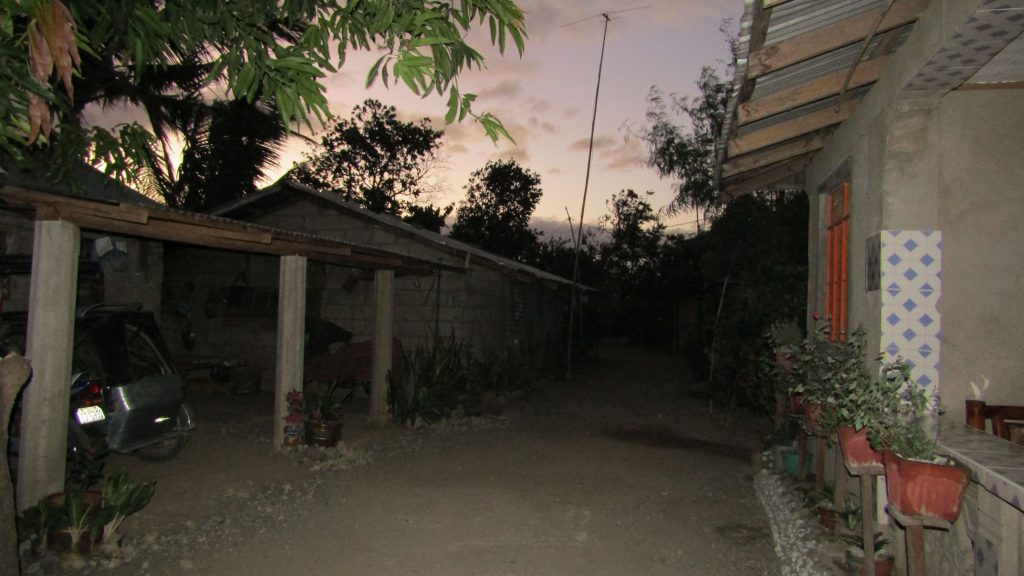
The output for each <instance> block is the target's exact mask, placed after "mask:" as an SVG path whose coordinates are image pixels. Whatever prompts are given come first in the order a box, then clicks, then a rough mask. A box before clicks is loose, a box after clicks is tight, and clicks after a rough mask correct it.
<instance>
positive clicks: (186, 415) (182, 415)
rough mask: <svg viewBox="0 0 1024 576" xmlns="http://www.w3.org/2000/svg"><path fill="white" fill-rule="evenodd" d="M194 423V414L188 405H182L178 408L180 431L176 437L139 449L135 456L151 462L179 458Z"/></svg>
mask: <svg viewBox="0 0 1024 576" xmlns="http://www.w3.org/2000/svg"><path fill="white" fill-rule="evenodd" d="M191 421H192V412H191V410H190V409H189V407H188V405H186V404H185V403H182V404H181V406H180V407H179V408H178V431H177V434H175V435H174V436H172V437H170V438H167V439H164V440H161V441H159V442H156V443H154V444H150V445H149V446H143V447H142V448H139V449H138V450H136V451H135V452H133V454H135V455H136V456H138V457H139V458H140V459H142V460H146V461H149V462H163V461H165V460H170V459H172V458H174V457H175V456H177V455H178V454H179V453H180V452H181V451H182V449H184V448H185V444H187V443H188V433H189V430H188V426H189V422H191Z"/></svg>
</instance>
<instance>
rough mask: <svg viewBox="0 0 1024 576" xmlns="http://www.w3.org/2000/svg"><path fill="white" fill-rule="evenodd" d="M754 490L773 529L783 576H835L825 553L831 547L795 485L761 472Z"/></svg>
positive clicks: (755, 477) (775, 475) (755, 482)
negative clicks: (832, 575)
mask: <svg viewBox="0 0 1024 576" xmlns="http://www.w3.org/2000/svg"><path fill="white" fill-rule="evenodd" d="M754 488H755V491H756V492H757V499H758V500H759V501H760V502H761V505H762V506H763V507H764V511H765V514H766V515H767V516H768V523H769V524H770V525H771V529H772V536H773V540H774V543H775V553H776V554H777V555H778V557H779V560H780V563H781V565H782V574H783V576H828V575H831V574H835V573H836V570H835V569H833V568H831V567H830V566H831V563H832V561H831V559H830V558H828V557H827V555H826V554H825V552H824V550H825V549H826V548H828V547H830V546H831V544H830V543H829V542H828V541H827V539H826V538H825V535H824V532H823V531H822V529H821V525H820V524H819V523H818V521H817V519H815V518H814V517H813V516H812V515H811V513H810V511H809V510H808V509H807V507H806V506H805V505H804V502H803V498H802V496H801V495H800V494H799V492H798V491H797V490H796V488H795V486H794V485H793V483H792V482H791V481H790V480H789V479H788V478H784V477H783V476H782V475H780V474H778V473H774V472H771V471H769V470H761V471H760V472H758V473H757V474H756V475H755V476H754Z"/></svg>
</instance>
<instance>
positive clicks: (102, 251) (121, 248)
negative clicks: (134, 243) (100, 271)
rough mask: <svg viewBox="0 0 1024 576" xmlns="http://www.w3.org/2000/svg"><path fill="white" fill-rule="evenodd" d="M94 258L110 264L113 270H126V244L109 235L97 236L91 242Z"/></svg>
mask: <svg viewBox="0 0 1024 576" xmlns="http://www.w3.org/2000/svg"><path fill="white" fill-rule="evenodd" d="M92 250H93V253H94V254H95V255H96V259H97V260H99V261H100V262H102V263H106V264H109V265H110V269H111V270H114V271H115V272H125V271H127V270H128V244H127V242H125V241H124V240H117V241H115V240H113V239H112V238H110V237H109V236H102V237H100V238H97V239H96V240H94V241H93V243H92Z"/></svg>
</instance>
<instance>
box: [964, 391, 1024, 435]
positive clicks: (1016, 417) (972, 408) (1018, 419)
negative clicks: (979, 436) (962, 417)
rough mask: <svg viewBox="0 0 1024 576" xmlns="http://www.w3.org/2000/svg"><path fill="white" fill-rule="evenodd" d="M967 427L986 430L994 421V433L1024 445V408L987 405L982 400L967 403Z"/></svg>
mask: <svg viewBox="0 0 1024 576" xmlns="http://www.w3.org/2000/svg"><path fill="white" fill-rule="evenodd" d="M965 406H966V413H967V425H968V426H970V427H972V428H977V429H978V430H985V428H986V421H987V420H991V421H992V433H993V434H995V435H996V436H999V437H1000V438H1004V439H1006V440H1010V441H1011V442H1018V443H1024V406H1010V405H997V404H986V403H985V402H984V401H982V400H967V401H965Z"/></svg>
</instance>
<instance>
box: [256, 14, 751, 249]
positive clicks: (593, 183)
mask: <svg viewBox="0 0 1024 576" xmlns="http://www.w3.org/2000/svg"><path fill="white" fill-rule="evenodd" d="M517 3H518V4H519V6H520V7H522V8H523V10H524V11H525V12H526V26H527V32H528V34H529V40H528V41H527V43H526V51H525V53H524V55H523V57H522V59H520V58H518V56H517V55H516V54H515V51H514V49H512V50H511V53H506V55H505V56H504V57H502V56H499V55H498V53H497V50H496V49H490V46H489V43H488V39H487V37H486V36H484V35H480V36H478V37H477V38H476V39H475V40H473V42H475V43H474V45H475V46H476V47H477V48H478V49H481V51H482V52H483V53H484V54H485V56H486V57H487V63H486V65H487V68H486V69H485V70H483V71H480V72H478V71H475V70H474V71H472V72H468V73H466V74H464V75H463V76H462V77H461V78H460V81H459V83H460V89H461V90H462V91H463V92H474V93H476V94H478V96H479V98H478V99H477V102H476V103H475V104H474V109H475V110H477V111H481V112H482V111H489V112H493V113H494V114H496V115H497V116H498V117H499V118H501V120H502V121H503V122H504V124H505V126H506V128H507V129H508V130H509V132H510V133H511V134H512V136H513V138H515V140H516V144H515V145H513V144H511V143H510V142H507V141H502V142H499V143H498V144H497V145H495V144H493V143H492V142H491V141H490V140H489V139H488V138H487V137H486V136H485V135H484V133H483V130H482V129H481V128H480V127H479V126H477V125H476V124H474V123H472V122H464V123H463V124H455V125H451V126H448V127H446V128H445V135H444V138H443V146H442V148H441V154H442V156H444V157H445V158H446V165H445V168H444V169H443V170H442V171H440V172H439V173H438V176H439V178H440V182H439V184H440V185H441V188H442V190H445V192H443V193H442V194H441V195H439V196H438V197H437V198H435V199H434V203H435V204H448V203H450V202H456V201H458V200H461V199H462V198H463V196H464V190H463V188H464V186H465V185H466V182H467V181H468V179H469V175H470V173H471V172H472V171H474V170H476V169H478V168H481V167H483V166H484V164H485V163H486V162H487V161H488V160H494V159H504V158H515V159H516V160H517V161H519V163H520V164H521V165H523V166H524V167H526V168H529V169H530V170H533V171H534V172H536V173H538V174H539V175H540V177H541V187H542V189H543V191H544V195H543V197H542V199H541V201H540V204H539V206H538V208H537V210H536V212H535V214H534V216H535V218H536V219H538V220H539V221H538V222H536V225H537V226H538V227H541V228H542V229H546V230H548V231H549V232H548V233H549V235H550V234H552V233H557V230H555V229H554V227H552V226H551V225H550V224H549V223H550V222H551V221H556V222H558V223H562V224H564V223H565V222H566V208H568V209H569V213H571V214H572V218H573V222H574V223H575V222H576V221H577V219H578V217H579V212H580V201H581V199H582V195H583V186H584V176H585V173H586V162H587V143H588V140H589V136H590V123H591V115H592V113H593V106H594V89H595V85H596V82H597V70H598V61H599V58H600V51H601V32H602V28H603V25H604V20H603V19H602V18H601V17H600V16H599V15H600V14H601V13H602V12H605V11H608V12H610V13H611V12H613V11H622V10H630V9H632V8H639V7H642V6H648V7H647V8H644V9H636V10H630V11H625V12H620V13H618V14H611V16H612V21H611V23H610V24H609V26H608V40H607V47H606V49H605V61H604V71H603V75H602V80H601V95H600V102H599V104H598V111H597V125H596V132H595V141H594V160H593V165H592V168H591V176H590V188H589V192H588V198H587V209H586V223H587V224H588V225H593V224H596V222H597V220H598V218H599V217H600V216H601V215H602V214H604V213H605V212H606V207H605V202H606V201H607V200H608V199H610V198H611V196H612V194H614V193H616V192H618V191H619V190H622V189H624V188H633V189H634V190H636V191H638V192H641V191H646V190H652V191H654V194H653V196H651V197H650V198H649V199H650V201H651V204H652V205H653V206H654V207H655V208H660V207H662V206H664V205H665V204H667V203H668V202H669V201H670V200H671V198H672V183H671V182H670V181H668V180H661V179H659V178H658V176H657V174H656V173H655V172H654V171H653V170H652V169H650V168H647V167H645V166H644V164H643V159H644V156H645V147H644V145H643V143H642V142H640V141H637V140H636V139H635V138H633V139H628V138H627V132H628V127H629V126H631V125H633V126H636V127H639V126H640V125H641V124H642V123H643V121H644V113H645V112H646V110H647V102H646V98H647V94H648V91H649V90H650V88H651V86H652V85H656V86H658V87H659V88H660V89H661V90H662V91H663V92H665V93H672V92H675V93H680V94H694V93H696V88H695V82H696V80H697V78H698V76H699V73H700V69H701V67H702V66H703V65H706V64H709V65H714V66H716V67H717V68H719V69H720V70H721V69H724V63H725V60H726V59H727V57H728V50H727V46H726V40H725V36H724V35H723V34H722V33H721V32H720V31H719V27H720V26H721V24H722V21H723V20H724V19H725V18H734V19H735V18H736V17H737V16H738V15H739V14H740V13H741V12H742V9H743V6H742V2H741V1H740V0H717V1H716V0H647V1H644V0H636V1H630V2H593V1H590V0H561V1H552V0H519V1H518V2H517ZM589 16H598V17H596V18H592V19H589V20H584V21H582V22H577V21H579V20H581V19H584V18H587V17H589ZM573 22H577V23H575V24H572V25H569V26H566V24H569V23H573ZM510 46H511V43H510ZM373 59H374V55H372V54H367V53H350V57H349V60H348V61H347V62H346V65H345V67H344V68H343V69H342V70H341V71H340V72H338V73H337V74H333V75H331V76H329V77H328V78H326V79H325V83H326V84H327V86H328V98H329V101H330V104H331V110H332V112H333V113H334V114H336V115H340V116H348V115H349V114H350V112H351V110H352V108H353V107H354V106H356V105H357V104H359V103H361V102H362V101H363V100H365V99H366V98H369V97H373V98H376V99H378V100H380V101H382V102H384V103H385V104H391V105H394V106H395V107H396V108H397V109H398V112H399V116H400V117H401V118H402V119H403V120H418V119H420V118H424V117H429V118H431V119H432V122H433V124H434V126H435V127H444V120H443V118H444V112H445V100H444V99H443V98H440V97H430V98H427V99H423V100H421V99H419V98H417V97H416V96H414V95H412V94H410V93H409V92H408V91H407V90H406V89H405V88H404V87H402V86H399V87H393V88H392V89H391V90H387V89H385V88H384V87H383V86H381V85H379V83H378V85H376V86H374V87H372V88H370V89H369V90H367V89H365V88H364V85H365V75H366V71H367V70H368V69H369V66H370V63H371V62H372V61H373ZM305 148H306V146H305V144H304V143H302V142H301V140H297V139H296V140H294V141H293V142H292V143H290V144H289V146H288V148H287V150H286V152H285V154H284V157H283V158H282V159H281V163H280V164H281V165H280V168H279V169H278V170H277V171H276V172H275V173H274V178H273V179H276V176H278V175H280V174H281V173H283V172H284V171H286V170H287V169H288V168H290V167H291V166H292V163H293V162H294V161H300V160H301V159H302V152H303V150H304V149H305ZM692 219H693V218H692V216H690V215H682V216H679V217H676V218H673V219H670V220H666V223H667V224H669V225H670V226H671V227H670V228H669V229H668V231H669V232H683V231H688V230H690V229H692V225H689V224H687V223H688V222H690V221H692ZM450 222H451V219H449V223H450Z"/></svg>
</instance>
